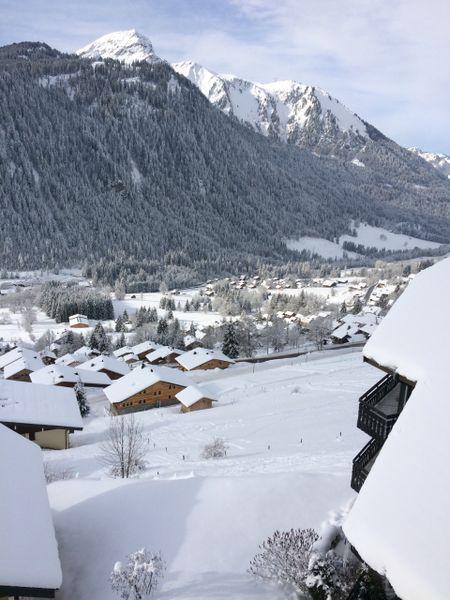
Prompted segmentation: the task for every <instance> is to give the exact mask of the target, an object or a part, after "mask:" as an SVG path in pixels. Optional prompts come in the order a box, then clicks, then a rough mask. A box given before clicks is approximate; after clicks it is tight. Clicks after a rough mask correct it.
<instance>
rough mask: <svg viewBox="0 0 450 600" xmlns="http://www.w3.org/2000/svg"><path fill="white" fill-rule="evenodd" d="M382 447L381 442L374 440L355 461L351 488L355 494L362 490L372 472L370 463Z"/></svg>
mask: <svg viewBox="0 0 450 600" xmlns="http://www.w3.org/2000/svg"><path fill="white" fill-rule="evenodd" d="M382 445H383V444H382V443H381V442H380V441H379V440H376V439H372V440H370V442H368V443H367V444H366V445H365V446H364V448H363V449H362V450H361V451H360V452H359V453H358V454H357V455H356V456H355V458H354V459H353V469H352V483H351V486H352V488H353V489H354V490H355V492H359V490H360V489H361V488H362V485H363V483H364V482H365V480H366V477H367V475H368V474H369V471H370V468H367V467H368V465H369V463H370V461H371V460H372V459H373V458H374V457H375V456H376V455H377V454H378V452H379V450H380V448H381V446H382Z"/></svg>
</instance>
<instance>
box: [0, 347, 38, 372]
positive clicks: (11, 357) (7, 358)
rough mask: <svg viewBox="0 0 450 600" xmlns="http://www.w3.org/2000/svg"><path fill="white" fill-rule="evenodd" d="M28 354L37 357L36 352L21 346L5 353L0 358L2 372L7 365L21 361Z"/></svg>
mask: <svg viewBox="0 0 450 600" xmlns="http://www.w3.org/2000/svg"><path fill="white" fill-rule="evenodd" d="M27 354H28V355H32V356H35V355H36V354H37V353H36V352H35V351H34V350H30V349H29V348H21V347H20V346H18V347H16V348H13V349H12V350H9V351H8V352H5V353H4V354H2V355H1V356H0V371H3V370H4V368H5V367H6V365H9V364H10V363H12V362H14V361H15V360H19V359H20V358H22V357H23V356H24V355H27Z"/></svg>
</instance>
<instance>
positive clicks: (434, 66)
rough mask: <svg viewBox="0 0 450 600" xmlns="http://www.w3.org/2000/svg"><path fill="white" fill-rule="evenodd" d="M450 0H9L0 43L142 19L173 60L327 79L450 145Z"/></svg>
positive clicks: (81, 37)
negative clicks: (186, 60)
mask: <svg viewBox="0 0 450 600" xmlns="http://www.w3.org/2000/svg"><path fill="white" fill-rule="evenodd" d="M449 22H450V2H449V1H448V0H427V1H425V0H395V1H393V0H309V1H308V2H306V1H304V0H275V1H274V0H128V1H124V0H122V1H119V0H89V1H88V0H78V1H72V0H0V44H2V45H3V44H7V43H11V42H14V41H22V40H39V41H45V42H47V43H48V44H50V45H51V46H54V47H56V48H59V49H61V50H66V51H72V50H75V49H77V48H79V47H81V46H84V45H85V44H87V43H88V42H90V41H93V40H94V39H95V38H97V37H99V36H101V35H104V34H105V33H108V32H110V31H117V30H121V29H131V28H135V29H137V30H138V31H140V32H141V33H143V34H145V35H147V36H148V37H149V38H150V39H151V40H152V42H153V45H154V47H155V51H156V52H157V54H159V55H160V56H161V57H163V58H166V59H167V60H170V61H175V60H183V59H192V60H196V61H197V62H200V63H201V64H204V65H205V66H208V67H209V68H211V69H213V70H216V71H218V72H227V73H234V74H236V75H239V76H241V77H245V78H248V79H253V80H256V81H261V82H267V81H272V80H275V79H294V80H296V81H301V82H303V83H308V84H312V85H318V86H320V87H322V88H324V89H325V90H327V91H328V92H329V93H330V94H332V95H333V96H335V97H337V98H338V99H339V100H341V101H342V102H344V103H345V104H346V105H347V106H348V107H349V108H351V109H352V110H353V111H354V112H356V113H358V114H359V115H360V116H361V117H362V118H364V119H366V120H367V121H369V122H371V123H372V124H373V125H375V126H376V127H378V128H379V129H381V131H383V132H384V133H385V134H386V135H388V136H390V137H392V138H393V139H394V140H396V141H398V142H399V143H401V144H403V145H405V146H413V145H415V146H419V147H422V148H423V149H426V150H431V151H435V152H445V153H449V154H450V135H449V133H450V110H449V106H450V102H449V95H450V69H449V68H448V61H449V57H450V35H449Z"/></svg>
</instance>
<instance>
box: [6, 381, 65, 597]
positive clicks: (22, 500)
mask: <svg viewBox="0 0 450 600" xmlns="http://www.w3.org/2000/svg"><path fill="white" fill-rule="evenodd" d="M25 385H28V387H30V385H29V384H25ZM0 456H1V457H2V460H1V461H0V481H1V482H2V486H1V494H0V531H1V534H2V543H1V544H0V586H6V587H24V588H42V589H57V588H59V587H60V585H61V582H62V573H61V565H60V562H59V556H58V546H57V543H56V537H55V531H54V528H53V522H52V516H51V513H50V507H49V503H48V497H47V489H46V485H45V478H44V469H43V466H42V453H41V450H40V449H39V447H38V446H37V445H36V444H33V442H29V441H28V440H26V439H25V438H24V437H22V436H20V435H18V434H17V433H14V432H13V431H11V430H9V429H7V428H6V427H4V426H3V425H0Z"/></svg>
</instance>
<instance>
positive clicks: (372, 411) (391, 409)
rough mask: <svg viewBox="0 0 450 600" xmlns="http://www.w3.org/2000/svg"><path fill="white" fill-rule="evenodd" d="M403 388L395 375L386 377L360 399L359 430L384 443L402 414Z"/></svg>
mask: <svg viewBox="0 0 450 600" xmlns="http://www.w3.org/2000/svg"><path fill="white" fill-rule="evenodd" d="M401 386H402V384H400V383H399V382H398V380H397V378H396V377H395V376H393V375H386V377H383V379H381V380H380V381H378V382H377V383H376V384H375V385H374V386H373V387H371V388H370V390H368V391H367V392H366V393H365V394H363V395H362V396H361V398H360V399H359V410H358V423H357V425H358V428H359V429H361V430H362V431H364V432H365V433H367V434H368V435H370V436H371V437H373V438H376V439H378V440H382V441H384V440H385V439H386V438H387V436H388V435H389V433H390V432H391V429H392V427H393V426H394V423H395V421H396V420H397V417H398V415H399V413H400V406H401V401H400V394H401Z"/></svg>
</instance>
